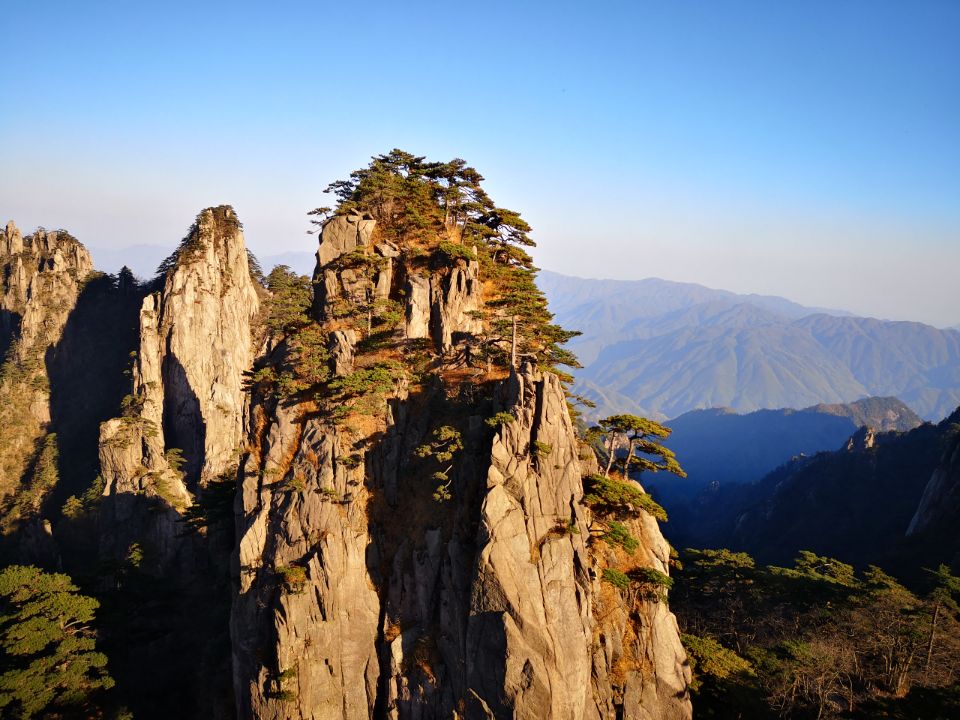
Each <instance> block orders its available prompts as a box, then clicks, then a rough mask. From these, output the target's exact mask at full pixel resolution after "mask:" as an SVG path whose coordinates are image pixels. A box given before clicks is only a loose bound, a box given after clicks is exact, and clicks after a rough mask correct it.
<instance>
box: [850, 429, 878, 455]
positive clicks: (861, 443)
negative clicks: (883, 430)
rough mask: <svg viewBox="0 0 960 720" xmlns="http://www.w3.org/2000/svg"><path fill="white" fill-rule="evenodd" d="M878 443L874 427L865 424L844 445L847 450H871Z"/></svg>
mask: <svg viewBox="0 0 960 720" xmlns="http://www.w3.org/2000/svg"><path fill="white" fill-rule="evenodd" d="M876 443H877V433H876V431H875V430H874V429H873V428H870V427H867V426H866V425H864V426H863V427H862V428H860V429H859V430H857V431H856V432H855V433H854V434H853V435H851V436H850V439H849V440H847V442H846V444H845V445H844V449H845V450H846V451H847V452H855V451H862V450H869V449H871V448H872V447H873V446H874V445H876Z"/></svg>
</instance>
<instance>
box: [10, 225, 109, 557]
mask: <svg viewBox="0 0 960 720" xmlns="http://www.w3.org/2000/svg"><path fill="white" fill-rule="evenodd" d="M50 235H51V236H52V237H54V239H55V240H56V238H57V237H58V234H57V233H50ZM47 237H48V235H47V233H46V232H45V231H43V230H37V231H36V232H35V233H33V234H32V235H29V236H27V237H26V238H24V237H23V236H22V235H21V233H20V230H18V229H17V227H16V225H14V223H13V222H12V221H11V222H9V223H7V226H6V228H5V229H3V230H0V360H10V361H13V362H15V363H17V365H19V366H20V367H21V368H31V371H30V374H29V376H28V377H26V378H25V379H22V380H17V379H15V378H13V377H6V378H2V379H0V428H3V430H2V431H3V432H4V434H5V438H4V440H5V442H4V443H3V448H2V451H0V454H2V458H0V460H2V465H3V466H4V467H5V468H6V469H7V472H8V474H7V475H6V476H0V498H2V497H3V496H5V495H7V494H9V493H11V492H14V491H15V490H16V489H17V488H18V485H19V482H20V480H21V478H22V476H23V473H24V471H25V470H26V468H27V463H28V461H29V458H30V456H32V455H33V453H34V450H35V445H36V443H37V442H38V441H39V439H40V438H41V436H42V435H43V434H44V432H46V429H47V424H48V423H49V422H50V420H51V412H50V393H49V389H48V386H49V382H50V378H49V376H48V367H49V364H50V363H51V362H52V361H53V360H54V359H55V358H56V357H57V352H58V350H57V348H58V345H59V343H60V341H61V338H62V335H63V332H64V328H65V327H66V324H67V319H68V318H69V316H70V313H71V312H72V311H73V309H74V307H75V306H76V304H77V299H78V298H79V295H80V292H81V287H82V282H83V281H84V279H85V278H86V277H87V276H88V275H89V274H90V272H91V271H92V270H93V262H92V261H91V259H90V254H89V253H88V252H87V250H86V248H84V247H83V245H81V244H80V243H79V242H77V241H76V240H75V239H73V238H72V237H70V236H69V235H67V234H66V233H61V234H60V235H59V240H58V241H56V242H54V244H53V245H51V244H50V243H49V242H48V240H47ZM13 398H16V400H15V402H14V400H13ZM36 527H37V528H39V529H40V530H42V527H41V525H37V526H36ZM38 532H39V530H38ZM42 537H43V533H42V532H39V534H38V535H37V539H38V540H42ZM44 542H45V541H44Z"/></svg>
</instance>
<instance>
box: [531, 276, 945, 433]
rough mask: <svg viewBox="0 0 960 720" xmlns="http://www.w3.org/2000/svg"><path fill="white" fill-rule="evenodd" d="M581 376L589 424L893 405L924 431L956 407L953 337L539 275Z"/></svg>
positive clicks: (762, 301)
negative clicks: (922, 421)
mask: <svg viewBox="0 0 960 720" xmlns="http://www.w3.org/2000/svg"><path fill="white" fill-rule="evenodd" d="M541 286H542V287H543V289H544V291H545V292H546V294H547V296H548V298H549V300H550V304H551V308H552V309H553V311H554V312H555V313H556V315H557V319H558V321H559V322H560V324H562V325H563V326H565V327H568V328H570V329H577V330H581V331H582V332H583V333H584V334H583V336H581V337H579V338H576V339H575V340H574V341H573V342H572V343H571V349H572V350H573V351H574V352H576V353H577V355H578V356H579V357H580V360H581V362H582V363H583V364H584V366H585V367H584V368H583V369H582V370H580V371H578V372H577V373H576V379H577V383H576V385H575V388H574V389H575V391H576V392H578V393H579V394H581V395H583V396H585V397H587V398H589V399H590V400H592V401H594V402H596V403H597V405H598V407H597V409H596V410H595V411H594V412H593V413H590V416H599V415H603V414H608V413H611V412H633V413H637V414H643V415H648V416H652V417H657V418H659V419H666V418H668V417H675V416H677V415H680V414H682V413H684V412H687V411H689V410H693V409H698V408H707V407H732V408H734V409H736V410H738V411H741V412H749V411H752V410H758V409H762V408H778V407H806V406H810V405H814V404H817V403H824V402H828V403H838V402H850V401H853V400H857V399H859V398H863V397H869V396H874V395H881V396H896V397H898V398H900V399H901V400H902V401H903V402H905V403H906V404H907V405H909V406H910V407H912V408H913V409H914V410H916V411H917V412H918V413H919V414H920V415H921V416H923V417H925V418H927V419H934V420H937V419H940V418H942V417H944V416H945V415H946V414H948V413H949V412H951V411H952V410H953V409H954V408H955V407H956V406H957V405H958V404H960V332H957V331H955V330H938V329H936V328H933V327H930V326H928V325H923V324H921V323H911V322H889V321H883V320H874V319H870V318H858V317H853V316H849V315H848V314H845V313H842V312H841V311H830V312H823V311H822V310H819V309H816V308H807V307H804V306H802V305H798V304H796V303H792V302H790V301H789V300H785V299H783V298H777V297H769V296H760V295H735V294H733V293H729V292H726V291H722V290H711V289H709V288H704V287H702V286H700V285H691V284H687V283H674V282H668V281H666V280H658V279H647V280H640V281H635V282H627V281H614V280H585V279H581V278H571V277H565V276H559V275H556V274H555V273H543V274H542V276H541Z"/></svg>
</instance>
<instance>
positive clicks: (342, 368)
mask: <svg viewBox="0 0 960 720" xmlns="http://www.w3.org/2000/svg"><path fill="white" fill-rule="evenodd" d="M356 343H357V334H356V333H355V332H354V331H353V330H334V331H333V332H332V333H330V344H329V346H328V349H329V350H330V369H331V371H332V372H333V374H334V375H336V376H338V377H343V376H345V375H349V374H350V373H352V372H353V347H354V345H356Z"/></svg>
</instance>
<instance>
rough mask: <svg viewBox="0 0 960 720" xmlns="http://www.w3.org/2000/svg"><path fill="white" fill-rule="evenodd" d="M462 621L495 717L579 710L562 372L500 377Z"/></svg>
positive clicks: (580, 548)
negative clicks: (504, 419)
mask: <svg viewBox="0 0 960 720" xmlns="http://www.w3.org/2000/svg"><path fill="white" fill-rule="evenodd" d="M503 392H504V397H503V400H502V401H501V402H502V408H503V409H504V410H506V411H508V412H510V413H511V414H512V415H513V416H514V418H515V419H514V420H513V421H511V422H508V423H505V424H504V425H503V426H502V427H501V429H500V431H499V433H498V434H497V436H496V437H495V438H494V440H493V445H492V448H491V454H490V458H491V459H490V466H489V469H488V471H487V483H486V484H487V489H486V495H485V497H484V499H483V503H482V506H481V510H480V528H479V531H478V537H477V560H476V568H475V571H474V578H475V579H474V581H473V587H472V593H471V595H472V601H471V608H470V619H469V620H468V624H467V646H466V648H465V649H466V655H465V657H466V663H467V682H468V686H469V688H470V690H471V691H472V692H471V695H472V696H474V699H475V700H476V701H477V702H478V703H480V701H482V704H481V707H482V706H483V705H485V706H486V707H488V708H489V709H490V710H491V711H492V712H493V714H494V715H495V716H497V717H500V716H503V715H510V716H512V717H516V718H531V719H532V718H541V717H552V718H583V717H588V714H587V708H588V707H590V705H591V698H590V656H589V647H590V645H591V640H592V638H591V636H592V624H593V619H592V617H591V586H590V577H589V559H588V554H587V548H586V544H585V542H586V538H587V537H588V536H589V532H588V531H589V526H588V522H587V519H586V516H585V511H584V509H583V508H582V506H581V505H580V500H581V498H582V495H583V487H582V484H581V480H580V466H579V463H578V460H577V454H578V451H577V443H576V440H575V438H574V434H573V428H572V425H571V423H570V418H569V415H568V413H567V408H566V400H565V397H564V394H563V388H562V387H561V385H560V381H559V379H558V378H557V377H556V376H555V375H552V374H550V373H539V372H537V371H536V370H535V369H534V368H533V366H531V365H530V364H525V365H524V367H523V369H522V370H521V371H520V372H519V373H517V374H514V375H513V376H512V377H511V379H510V380H509V381H508V382H507V384H506V386H505V387H504V388H503Z"/></svg>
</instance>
